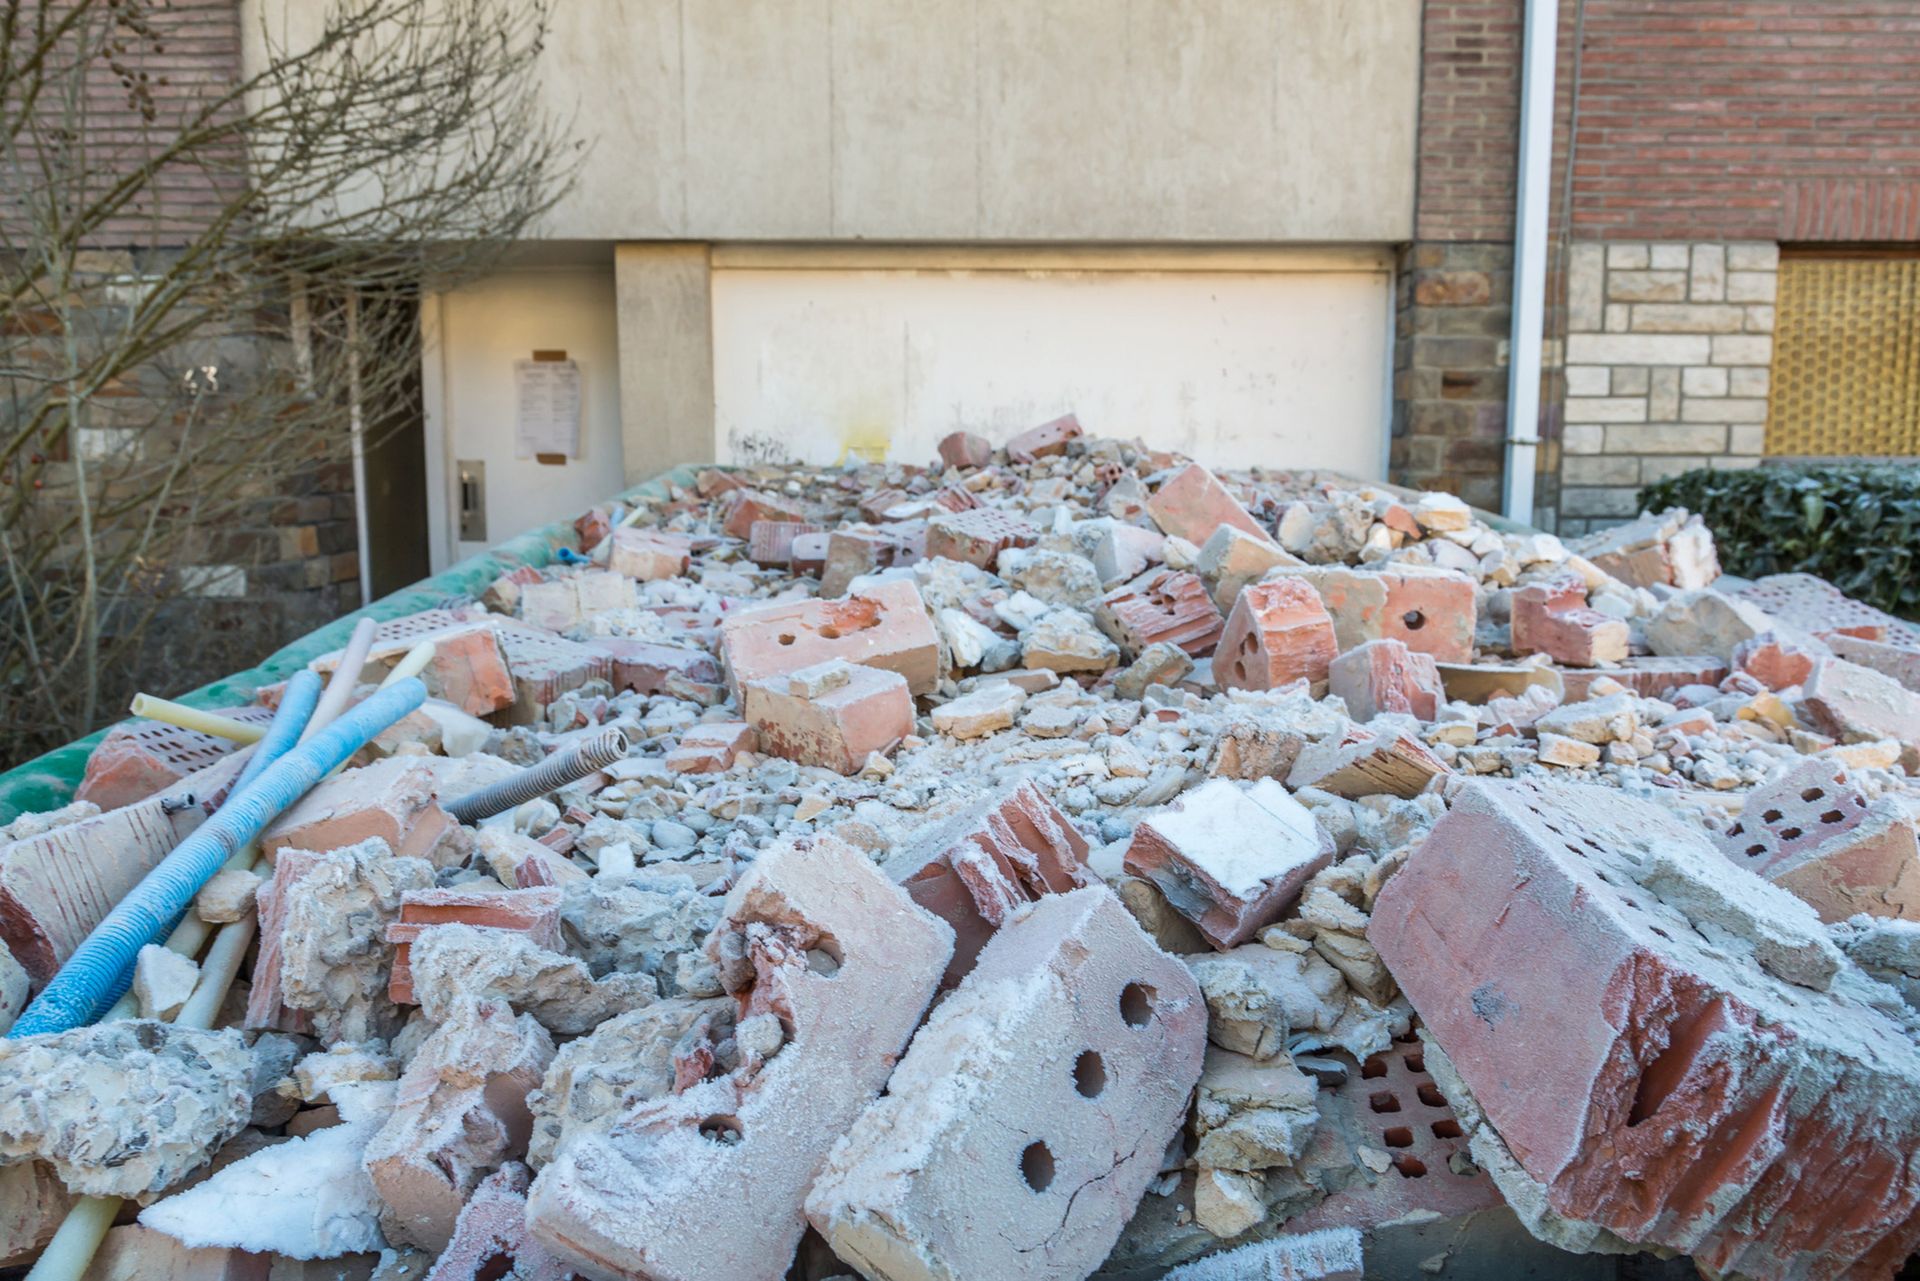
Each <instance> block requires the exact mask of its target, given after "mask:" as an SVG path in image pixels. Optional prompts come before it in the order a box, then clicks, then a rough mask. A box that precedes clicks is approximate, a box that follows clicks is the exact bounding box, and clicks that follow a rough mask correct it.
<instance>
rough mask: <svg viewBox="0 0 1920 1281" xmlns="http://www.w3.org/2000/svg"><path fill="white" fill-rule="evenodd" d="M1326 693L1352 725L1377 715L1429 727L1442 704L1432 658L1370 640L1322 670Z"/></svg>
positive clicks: (1387, 641) (1398, 645) (1397, 643)
mask: <svg viewBox="0 0 1920 1281" xmlns="http://www.w3.org/2000/svg"><path fill="white" fill-rule="evenodd" d="M1327 692H1328V693H1329V694H1332V695H1333V696H1334V697H1335V698H1338V699H1340V700H1342V701H1343V702H1345V703H1346V705H1347V715H1349V716H1351V717H1353V719H1354V720H1356V721H1370V720H1372V719H1373V718H1374V717H1376V716H1378V715H1380V714H1381V713H1383V712H1400V713H1403V714H1405V715H1408V716H1412V717H1414V718H1416V719H1418V720H1423V721H1430V720H1432V719H1433V718H1434V717H1435V716H1437V715H1439V712H1440V704H1441V703H1442V702H1444V701H1445V700H1446V693H1445V691H1444V690H1443V689H1442V688H1441V684H1440V668H1439V665H1438V664H1436V663H1435V662H1434V661H1433V656H1432V655H1431V654H1416V653H1415V652H1414V651H1412V650H1410V649H1408V648H1407V647H1406V645H1405V643H1404V642H1401V641H1397V640H1390V639H1381V640H1370V641H1368V642H1367V643H1366V644H1364V645H1361V646H1358V647H1357V648H1354V649H1350V650H1348V651H1347V652H1346V653H1344V654H1342V655H1340V656H1339V657H1338V658H1336V659H1334V660H1333V662H1332V663H1330V664H1329V665H1328V666H1327Z"/></svg>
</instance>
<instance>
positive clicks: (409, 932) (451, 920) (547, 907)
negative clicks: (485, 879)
mask: <svg viewBox="0 0 1920 1281" xmlns="http://www.w3.org/2000/svg"><path fill="white" fill-rule="evenodd" d="M436 925H471V926H473V927H474V928H475V929H482V930H509V931H511V932H513V933H515V934H525V935H526V936H527V937H528V938H530V939H532V940H533V941H534V942H535V943H537V944H539V945H540V946H541V947H544V948H546V949H547V950H548V951H557V950H558V949H559V947H560V891H559V890H557V889H549V888H540V889H524V890H466V889H432V890H415V891H413V892H412V893H410V894H407V895H405V896H404V897H402V898H401V900H400V918H399V919H398V920H396V921H395V922H394V923H393V924H391V925H389V926H387V942H389V943H392V944H394V949H393V976H392V978H391V979H389V980H388V983H387V996H388V998H389V999H390V1000H392V1002H393V1003H394V1004H395V1005H415V1004H418V1002H416V1001H415V1000H414V999H413V961H412V954H413V944H414V940H416V939H418V938H419V937H420V932H421V931H422V930H428V929H432V928H433V927H434V926H436Z"/></svg>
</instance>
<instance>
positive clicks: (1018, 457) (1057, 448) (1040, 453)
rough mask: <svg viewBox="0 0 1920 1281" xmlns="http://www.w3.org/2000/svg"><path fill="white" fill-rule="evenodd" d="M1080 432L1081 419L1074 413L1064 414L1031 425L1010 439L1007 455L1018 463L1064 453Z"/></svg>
mask: <svg viewBox="0 0 1920 1281" xmlns="http://www.w3.org/2000/svg"><path fill="white" fill-rule="evenodd" d="M1080 434H1081V432H1080V420H1079V419H1078V418H1076V417H1074V416H1073V415H1072V414H1062V415H1060V417H1058V418H1055V419H1052V420H1051V421H1049V422H1044V423H1041V424H1040V425H1039V426H1038V427H1029V428H1028V429H1027V430H1025V431H1023V432H1021V433H1020V434H1019V435H1017V436H1015V437H1014V438H1013V439H1012V440H1009V441H1008V442H1007V457H1008V458H1010V459H1012V460H1013V461H1014V462H1016V463H1030V462H1032V461H1033V460H1034V459H1036V458H1046V457H1048V456H1050V455H1053V454H1064V453H1066V452H1067V442H1068V441H1070V440H1072V439H1074V438H1075V437H1077V436H1079V435H1080Z"/></svg>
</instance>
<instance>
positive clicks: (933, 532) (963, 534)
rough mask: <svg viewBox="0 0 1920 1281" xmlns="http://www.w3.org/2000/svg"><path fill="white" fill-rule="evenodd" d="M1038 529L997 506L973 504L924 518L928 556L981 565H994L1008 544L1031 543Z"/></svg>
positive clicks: (991, 566) (932, 558)
mask: <svg viewBox="0 0 1920 1281" xmlns="http://www.w3.org/2000/svg"><path fill="white" fill-rule="evenodd" d="M1039 538H1040V531H1039V530H1038V529H1035V528H1034V527H1033V526H1032V525H1031V524H1029V523H1027V522H1026V521H1024V520H1022V519H1020V517H1018V516H1016V515H1014V514H1013V513H1011V512H1007V511H1002V510H1001V509H1000V508H998V507H975V508H973V509H971V510H969V511H963V512H950V513H948V514H947V515H944V516H935V517H934V518H933V519H932V520H930V521H928V522H927V558H928V559H929V560H938V559H946V560H957V561H964V562H966V563H967V564H969V565H977V566H979V567H980V568H981V569H991V568H993V563H994V561H995V560H997V559H998V558H999V556H1000V553H1001V552H1003V551H1006V550H1007V549H1008V548H1010V547H1031V546H1033V545H1034V543H1036V542H1038V541H1039Z"/></svg>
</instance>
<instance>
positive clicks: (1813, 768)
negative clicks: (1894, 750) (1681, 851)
mask: <svg viewBox="0 0 1920 1281" xmlns="http://www.w3.org/2000/svg"><path fill="white" fill-rule="evenodd" d="M1714 840H1715V842H1716V843H1717V844H1718V845H1719V846H1720V851H1721V853H1723V854H1725V855H1726V856H1727V857H1728V858H1729V859H1731V860H1732V861H1733V862H1734V863H1736V864H1738V865H1739V866H1741V867H1744V868H1746V869H1747V870H1748V871H1750V872H1753V873H1755V874H1756V875H1759V876H1764V877H1766V878H1767V879H1768V880H1770V881H1772V882H1773V883H1774V884H1775V885H1778V886H1780V887H1781V888H1782V889H1785V890H1789V891H1791V892H1792V893H1794V894H1797V895H1798V896H1799V897H1800V898H1802V899H1804V900H1805V901H1806V902H1807V903H1808V904H1809V905H1810V906H1812V908H1813V910H1814V911H1816V912H1818V913H1819V914H1820V919H1821V920H1823V921H1826V922H1828V923H1829V924H1832V923H1834V922H1837V921H1844V920H1846V919H1847V918H1848V917H1850V916H1854V915H1857V914H1859V913H1862V912H1864V913H1866V914H1867V915H1868V916H1897V917H1902V918H1905V919H1907V920H1920V842H1917V841H1916V840H1915V837H1914V828H1913V820H1912V819H1910V818H1909V817H1908V816H1907V813H1906V810H1905V807H1904V806H1902V805H1901V804H1900V803H1899V802H1898V801H1896V800H1894V799H1893V798H1891V797H1888V798H1883V799H1881V800H1878V801H1869V800H1868V799H1867V796H1866V793H1864V792H1862V791H1861V790H1860V788H1859V787H1858V786H1857V785H1855V783H1854V782H1853V780H1852V779H1851V778H1849V777H1848V775H1847V772H1846V770H1845V769H1843V768H1842V767H1840V766H1838V765H1836V764H1834V763H1833V762H1832V761H1825V760H1819V759H1815V758H1810V759H1807V760H1803V761H1801V762H1800V763H1799V764H1797V765H1794V766H1793V767H1791V768H1790V769H1788V770H1787V771H1786V772H1785V773H1783V774H1781V775H1780V776H1779V777H1778V778H1775V779H1772V780H1771V781H1769V782H1766V783H1762V784H1761V785H1760V786H1759V787H1756V788H1754V789H1753V791H1751V792H1749V793H1748V794H1747V798H1746V804H1745V805H1744V806H1743V807H1742V808H1741V810H1740V816H1739V817H1738V818H1737V819H1735V820H1734V821H1733V823H1731V824H1730V825H1729V826H1728V827H1727V828H1726V829H1725V830H1724V831H1721V832H1718V833H1715V836H1714Z"/></svg>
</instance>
